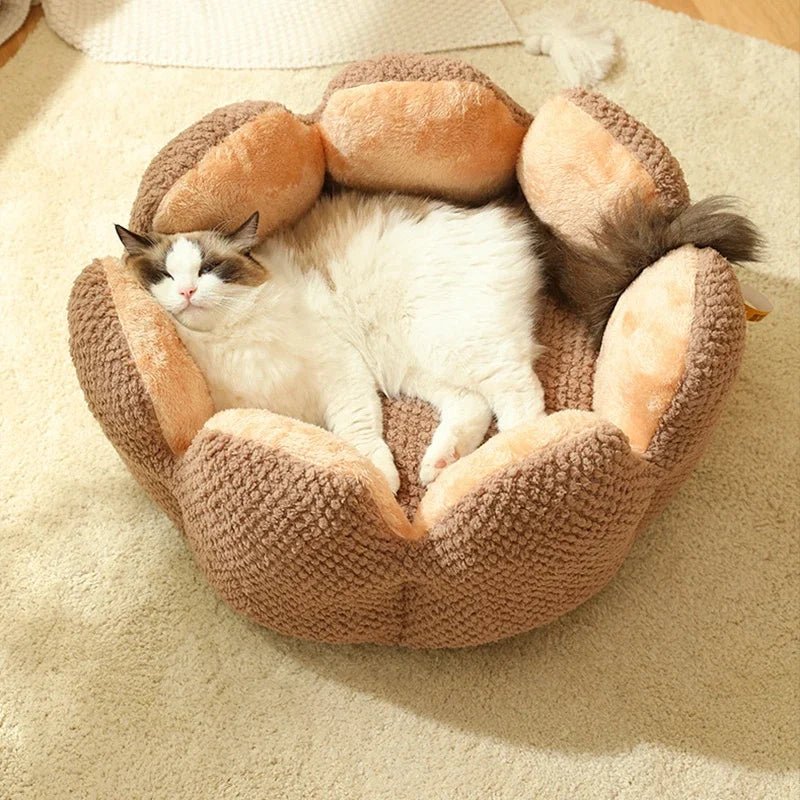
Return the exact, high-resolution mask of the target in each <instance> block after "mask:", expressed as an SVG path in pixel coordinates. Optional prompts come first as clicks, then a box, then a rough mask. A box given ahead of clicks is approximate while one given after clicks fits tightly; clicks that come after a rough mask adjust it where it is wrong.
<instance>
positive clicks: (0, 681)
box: [0, 0, 800, 800]
mask: <svg viewBox="0 0 800 800" xmlns="http://www.w3.org/2000/svg"><path fill="white" fill-rule="evenodd" d="M533 5H534V4H531V3H530V2H526V0H515V1H514V2H513V3H510V6H511V8H510V10H511V12H512V14H516V13H524V12H526V11H531V10H534V8H533ZM592 6H593V14H594V16H596V17H597V18H598V19H599V21H601V22H605V23H606V24H609V25H611V26H612V27H614V28H615V29H616V30H617V32H618V33H619V35H620V38H621V40H622V42H623V43H624V46H625V54H624V59H623V62H622V63H621V64H620V65H619V66H618V67H617V69H616V70H615V72H614V73H613V74H612V76H611V78H610V79H609V80H607V81H606V82H605V83H604V84H603V85H602V87H601V88H602V89H603V90H604V91H605V92H606V93H607V94H608V95H609V96H610V97H611V98H613V99H614V100H616V101H618V102H620V103H621V104H622V105H623V106H625V108H627V109H628V110H629V111H631V112H632V113H633V114H634V115H636V116H637V117H639V118H640V119H642V120H644V121H646V122H647V123H648V124H649V125H650V126H652V128H653V129H654V130H655V131H657V132H658V133H659V134H660V135H661V136H662V137H663V138H664V139H665V140H666V141H667V142H668V143H669V145H670V147H671V148H672V149H673V151H674V152H675V154H676V155H677V157H678V158H679V159H680V161H681V163H682V164H683V167H684V169H685V171H686V175H687V178H688V182H689V185H690V186H691V187H692V189H693V192H694V196H695V197H696V198H699V197H702V196H704V195H706V194H710V193H716V192H727V193H732V194H736V195H740V196H741V197H743V198H746V201H747V208H748V209H749V211H750V212H751V213H752V215H753V217H754V218H755V219H756V221H757V222H758V224H759V225H761V226H762V227H763V229H764V231H765V233H766V235H767V237H768V239H769V244H770V252H769V258H768V260H767V261H766V262H765V263H764V264H763V265H761V266H757V267H754V268H752V269H746V270H743V277H744V278H745V279H746V280H748V281H750V282H752V283H754V284H756V285H757V286H759V287H760V288H761V289H762V290H764V291H766V292H767V293H768V294H769V295H770V296H771V297H772V298H773V300H774V301H775V304H776V310H775V312H774V313H773V315H772V316H771V317H769V318H768V319H767V320H765V321H764V322H761V323H759V324H757V325H752V326H750V328H749V331H748V338H749V342H748V349H747V355H746V359H745V362H744V366H743V370H742V374H741V377H740V379H739V382H738V384H737V386H736V388H735V390H734V392H733V396H732V398H731V400H730V402H729V404H728V406H727V408H726V411H725V414H724V416H723V418H722V421H721V424H720V426H719V428H718V430H717V432H716V435H715V438H714V443H713V446H712V447H711V450H710V452H709V454H708V455H707V456H706V458H705V460H704V461H703V463H702V465H701V466H700V468H699V469H698V471H697V472H696V473H695V475H694V476H693V477H692V479H691V480H690V481H689V482H688V484H687V485H686V486H685V487H684V488H683V489H682V490H681V492H680V494H679V495H678V496H677V497H676V498H675V500H673V502H672V505H671V506H670V508H669V509H668V510H667V512H666V513H665V514H664V515H663V516H662V517H661V518H660V519H659V520H657V521H656V522H655V523H654V524H653V525H652V526H651V528H650V529H649V530H648V531H647V532H646V533H645V535H644V536H643V537H642V538H641V539H640V540H639V541H638V542H637V543H636V545H635V546H634V548H633V551H632V553H631V555H630V557H629V559H628V560H627V562H626V564H625V566H624V567H623V569H622V571H621V573H620V574H619V575H618V576H617V578H616V579H615V580H614V582H613V583H612V584H611V585H610V586H609V587H608V588H607V589H606V590H605V591H604V592H603V593H602V594H601V595H600V596H599V597H597V598H595V599H593V600H591V601H590V602H588V603H586V604H585V605H584V606H583V607H581V608H580V609H578V610H577V611H575V612H574V613H572V614H570V615H568V616H567V617H565V618H564V619H562V620H560V621H558V622H556V623H554V624H552V625H550V626H549V627H547V628H545V629H542V630H539V631H536V632H533V633H530V634H528V635H524V636H520V637H517V638H515V639H512V640H509V641H505V642H502V643H499V644H497V645H493V646H487V647H482V648H479V649H474V650H464V651H445V652H406V651H403V650H395V649H382V648H378V647H333V646H324V645H318V644H310V643H305V642H301V641H294V640H291V639H287V638H283V637H281V636H278V635H276V634H273V633H271V632H269V631H267V630H263V629H260V628H258V627H256V626H254V625H252V624H250V623H248V622H247V621H245V620H244V619H242V618H240V617H238V616H236V615H235V614H234V613H233V612H231V611H230V610H229V609H228V608H227V607H226V606H225V605H223V604H222V603H221V602H220V601H218V600H217V599H216V597H215V596H214V595H213V593H212V592H211V590H210V589H209V588H208V587H207V585H206V584H205V583H204V581H203V579H202V577H201V576H200V574H199V573H198V571H197V569H196V568H195V566H194V564H193V562H192V558H191V555H190V553H189V552H188V551H187V548H186V546H185V545H184V543H183V541H182V540H181V538H180V536H179V535H178V534H177V532H176V531H175V530H174V529H173V527H172V526H171V524H170V523H169V522H168V521H167V519H166V518H165V517H164V516H163V515H162V514H161V513H160V512H159V511H157V510H156V509H155V508H154V507H153V506H152V504H151V503H150V501H149V500H148V498H147V497H146V496H145V494H144V492H143V491H142V490H141V489H139V488H138V487H137V485H136V484H135V483H134V481H133V479H132V478H131V476H130V475H129V474H128V473H127V472H126V470H125V468H124V466H123V465H122V463H121V462H120V460H119V458H118V457H117V456H116V454H115V452H114V450H113V449H112V447H111V445H110V444H109V443H108V442H107V441H106V440H105V439H104V438H103V435H102V434H101V432H100V429H99V427H98V426H97V424H96V423H95V422H94V420H93V419H92V417H91V416H90V414H89V411H88V410H87V408H86V405H85V404H84V400H83V397H82V395H81V391H80V389H79V387H78V385H77V382H76V379H75V375H74V373H73V369H72V365H71V364H70V361H69V355H68V353H67V330H66V303H67V296H68V293H69V290H70V286H71V284H72V281H73V279H74V278H75V276H76V275H77V274H78V271H79V270H80V269H81V268H82V267H83V266H84V265H86V264H87V263H88V262H89V261H90V260H91V259H92V258H93V257H95V256H102V255H105V254H109V253H112V254H117V253H119V251H120V247H119V244H118V242H117V241H116V239H115V235H114V229H113V224H112V223H114V222H123V223H124V222H125V221H126V220H127V216H128V211H129V208H130V204H131V201H132V199H133V196H134V193H135V191H136V187H137V183H138V180H139V177H140V175H141V173H142V171H143V170H144V168H145V166H146V165H147V163H148V161H149V159H150V158H151V156H152V155H153V154H154V153H155V152H156V150H157V149H158V148H159V147H160V146H161V145H162V144H163V143H165V142H166V141H167V139H169V137H170V136H172V135H173V134H174V133H176V132H177V131H178V130H180V129H182V128H183V127H184V126H186V125H187V124H189V123H191V122H194V121H195V120H196V119H198V118H199V117H200V116H201V115H202V114H204V113H205V112H206V111H208V110H210V109H212V108H214V107H216V106H218V105H222V104H224V103H229V102H232V101H234V100H242V99H249V98H252V99H261V98H264V99H268V98H274V99H277V100H280V101H282V102H284V103H286V104H287V105H288V106H289V107H290V108H292V109H295V110H298V111H308V110H310V109H311V108H312V107H313V106H314V105H315V104H316V102H317V100H318V99H319V97H320V94H321V92H322V88H323V86H324V84H325V83H326V81H327V80H328V78H329V77H330V76H331V75H332V74H333V73H334V71H335V70H334V69H333V68H324V69H318V68H312V69H306V70H302V71H301V70H298V71H281V72H277V71H272V72H271V71H258V72H257V71H244V72H242V71H236V72H225V71H210V70H200V69H181V70H176V69H166V68H158V67H144V66H130V65H108V64H100V63H96V62H93V61H91V60H89V59H88V58H87V57H86V56H84V55H82V54H80V53H78V52H76V51H75V50H72V49H71V48H69V47H68V46H67V45H66V44H64V42H62V41H61V40H60V39H58V38H57V37H56V36H55V34H54V33H52V31H50V30H49V29H48V28H47V27H46V26H44V25H39V26H38V28H37V30H36V31H35V32H34V34H33V35H32V37H31V38H30V39H29V41H28V42H27V44H26V45H25V46H24V47H23V48H22V50H21V52H20V53H19V54H18V55H17V56H16V57H15V58H14V59H13V60H12V61H11V62H10V63H9V64H8V65H7V66H5V67H3V68H2V70H0V110H1V111H0V270H2V279H0V319H2V328H0V331H1V332H0V348H1V351H0V379H1V380H2V386H0V425H2V432H1V434H0V470H2V476H1V478H0V495H1V496H2V497H1V499H2V502H1V503H0V526H1V527H2V533H1V534H0V536H1V538H0V617H1V618H0V797H2V798H3V800H12V799H13V800H23V798H24V800H51V799H52V800H60V799H61V798H103V799H104V800H105V799H113V800H129V799H130V800H134V799H137V800H138V799H139V798H164V799H165V800H167V799H169V800H176V799H181V800H183V798H186V799H187V800H198V799H203V798H212V799H213V800H218V799H223V800H225V799H227V798H244V799H245V800H251V799H252V800H258V799H259V798H276V799H280V800H283V799H284V798H288V800H295V799H296V798H297V799H299V798H303V799H304V800H308V799H310V798H369V800H375V799H376V798H378V799H379V798H387V800H389V799H391V800H398V799H401V800H405V799H406V798H408V799H409V800H412V799H413V800H422V799H424V798H432V799H433V800H439V799H440V798H445V799H446V800H449V799H450V798H453V800H456V798H457V799H458V800H463V799H467V800H471V799H473V798H474V800H522V799H527V798H537V799H539V798H558V799H560V798H564V799H565V800H581V798H618V799H619V800H648V799H649V798H652V799H653V800H663V799H664V798H703V800H713V799H715V798H720V799H722V798H725V800H728V798H742V799H743V800H756V799H757V798H769V800H773V799H775V798H797V797H798V796H800V785H799V784H798V780H799V777H798V741H799V740H800V736H799V734H800V730H799V729H798V710H799V705H800V697H799V696H798V690H799V689H800V660H799V654H798V611H800V576H799V575H798V565H799V563H800V554H799V553H798V528H799V527H800V526H799V524H798V523H799V522H800V517H799V515H798V502H799V500H800V486H798V477H799V470H798V466H799V465H798V440H799V435H800V430H799V429H798V407H799V405H800V404H799V403H798V391H799V390H800V376H799V375H798V349H799V347H800V336H799V334H800V330H798V322H799V321H800V304H799V303H798V282H800V274H798V253H800V138H799V137H798V133H799V132H800V112H799V110H798V98H799V97H800V60H799V59H798V55H797V54H796V53H793V52H790V51H788V50H783V49H780V48H778V47H775V46H772V45H769V44H766V43H764V42H761V41H756V40H754V39H749V38H745V37H742V36H739V35H736V34H733V33H729V32H727V31H723V30H721V29H717V28H712V27H708V26H706V25H703V24H701V23H697V22H693V21H691V20H689V19H688V18H687V17H682V16H675V15H671V14H669V13H667V12H662V11H659V10H656V9H654V8H652V7H650V6H647V5H643V4H638V3H634V2H629V1H628V0H598V1H597V2H596V3H593V4H592ZM457 55H459V56H461V57H464V58H466V59H467V60H469V61H470V62H471V63H473V64H474V65H475V66H476V67H478V68H479V69H481V70H484V71H485V72H487V73H488V74H489V76H490V77H491V78H492V79H493V80H495V81H497V82H498V83H499V84H500V85H501V86H503V87H504V88H506V89H507V90H508V91H509V92H510V93H511V95H512V96H513V97H514V98H516V99H517V100H518V101H520V102H521V103H523V104H524V105H525V106H527V107H528V108H530V109H532V110H535V109H536V108H537V106H539V105H540V104H541V103H542V101H543V100H544V99H545V98H546V97H547V96H548V95H550V94H551V93H552V92H554V91H556V90H557V88H558V81H557V80H556V77H555V74H554V71H553V68H552V64H551V63H550V62H549V61H542V60H537V59H535V58H533V57H531V56H527V55H525V54H524V53H523V51H522V48H521V47H520V46H517V45H511V46H498V47H491V48H484V49H476V50H469V51H461V52H459V53H458V54H457Z"/></svg>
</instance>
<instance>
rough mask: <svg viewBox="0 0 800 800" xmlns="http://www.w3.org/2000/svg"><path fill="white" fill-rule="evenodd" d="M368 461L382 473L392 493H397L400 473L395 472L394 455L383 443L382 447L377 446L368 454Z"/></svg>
mask: <svg viewBox="0 0 800 800" xmlns="http://www.w3.org/2000/svg"><path fill="white" fill-rule="evenodd" d="M369 458H370V461H372V463H373V464H374V465H375V466H376V467H377V468H378V469H379V470H380V471H381V473H383V477H384V478H386V482H387V483H388V484H389V488H390V489H391V490H392V494H397V490H398V489H399V488H400V474H399V473H398V472H397V467H396V466H395V465H394V456H393V455H392V451H391V450H390V449H389V448H388V447H387V446H386V445H385V444H384V445H383V447H380V448H378V449H377V450H375V451H374V452H373V453H372V454H371V455H370V457H369Z"/></svg>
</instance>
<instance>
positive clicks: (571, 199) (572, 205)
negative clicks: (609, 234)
mask: <svg viewBox="0 0 800 800" xmlns="http://www.w3.org/2000/svg"><path fill="white" fill-rule="evenodd" d="M517 177H518V178H519V182H520V185H521V186H522V189H523V191H524V192H525V197H526V198H527V199H528V202H529V203H530V205H531V208H533V210H534V211H535V212H536V213H537V214H538V215H539V217H540V218H541V219H542V220H543V221H544V222H546V223H547V224H548V225H550V226H552V227H553V228H554V230H556V231H557V232H558V233H560V234H561V235H562V236H564V237H566V238H569V239H573V240H574V241H580V242H586V243H591V239H590V237H589V236H588V235H587V234H588V233H589V231H591V230H596V229H598V227H599V226H598V223H599V221H600V219H601V217H602V216H603V215H604V214H605V213H607V212H608V211H610V210H611V209H612V208H613V207H614V205H615V204H616V202H617V201H618V200H619V198H620V197H622V196H624V195H625V194H626V193H627V192H630V191H636V192H637V196H639V197H641V198H643V199H646V200H654V199H655V197H656V186H655V183H654V182H653V178H652V177H651V176H650V174H649V173H648V171H647V170H646V169H645V167H644V166H643V165H642V163H641V162H640V161H639V160H638V159H637V158H636V157H635V156H633V155H632V154H631V153H630V152H629V151H628V150H627V149H626V148H625V147H624V145H622V144H620V143H619V142H618V141H617V140H616V139H615V138H614V137H613V136H612V135H611V134H610V133H609V132H608V131H607V130H606V129H605V128H604V127H603V126H602V125H601V124H600V123H598V122H597V121H596V120H595V119H593V118H592V117H591V116H590V115H589V114H587V113H586V112H585V111H583V110H581V109H580V108H578V107H577V106H576V105H574V104H573V103H572V102H570V100H569V99H568V98H566V97H564V96H563V95H562V96H558V97H555V98H553V99H552V100H549V101H547V102H546V103H545V104H544V105H543V106H542V107H541V109H540V110H539V113H538V114H537V115H536V118H535V119H534V121H533V123H532V124H531V127H530V129H529V130H528V133H527V134H526V136H525V140H524V142H523V143H522V150H521V152H520V158H519V164H518V165H517Z"/></svg>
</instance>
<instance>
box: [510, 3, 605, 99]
mask: <svg viewBox="0 0 800 800" xmlns="http://www.w3.org/2000/svg"><path fill="white" fill-rule="evenodd" d="M520 27H521V28H522V30H523V31H524V32H525V33H526V36H525V38H524V39H523V40H522V44H523V46H524V47H525V50H527V51H528V52H529V53H533V54H534V55H539V54H543V55H549V56H550V58H552V59H553V62H554V63H555V66H556V69H557V70H558V72H559V74H560V75H561V76H562V78H564V80H565V81H566V82H567V83H568V84H569V85H570V86H591V85H592V84H594V83H597V82H598V81H600V80H602V79H603V78H605V76H606V75H608V73H609V70H610V69H611V67H612V66H613V64H614V61H615V59H616V56H617V37H616V34H615V33H614V31H612V30H610V29H609V28H604V27H603V26H602V25H598V24H597V23H594V22H591V21H590V20H587V19H586V18H585V17H583V15H582V14H581V13H580V12H579V11H575V10H573V11H571V12H570V11H565V12H561V13H556V12H551V13H550V14H546V15H545V14H541V15H540V14H531V15H528V16H527V17H523V18H522V19H521V20H520ZM528 31H530V33H528Z"/></svg>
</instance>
